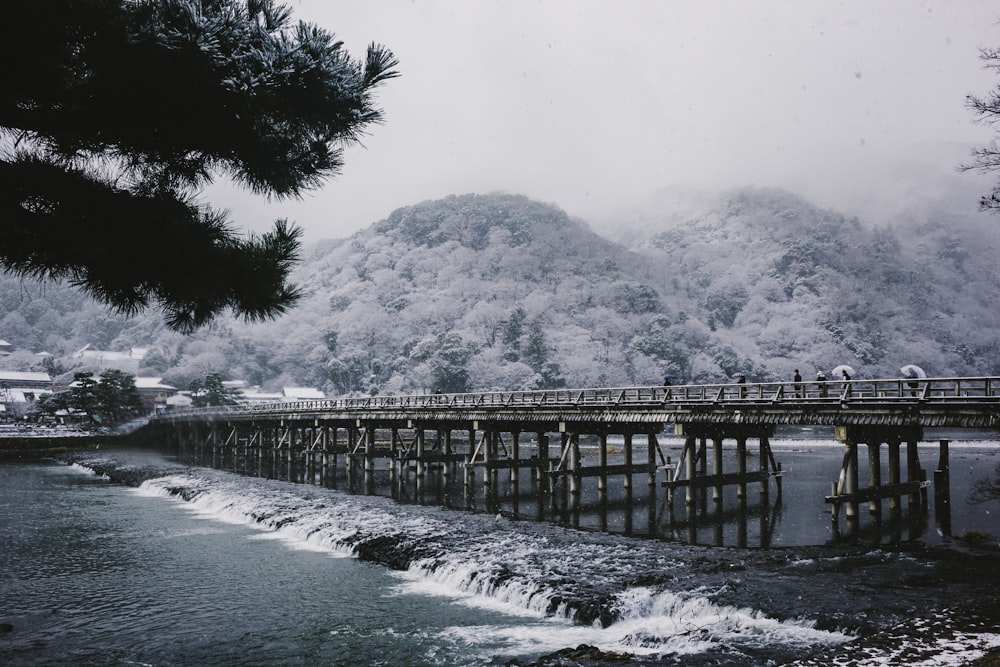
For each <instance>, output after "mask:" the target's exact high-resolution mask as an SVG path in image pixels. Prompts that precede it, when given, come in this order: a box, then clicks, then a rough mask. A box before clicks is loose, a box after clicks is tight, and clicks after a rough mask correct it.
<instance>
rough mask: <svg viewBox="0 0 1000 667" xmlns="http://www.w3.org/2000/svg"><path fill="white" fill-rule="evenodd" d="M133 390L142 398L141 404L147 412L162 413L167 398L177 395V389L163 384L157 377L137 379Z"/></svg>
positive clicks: (161, 379)
mask: <svg viewBox="0 0 1000 667" xmlns="http://www.w3.org/2000/svg"><path fill="white" fill-rule="evenodd" d="M135 388H136V389H137V390H138V391H139V396H140V397H142V404H143V406H145V408H146V410H147V411H148V412H163V411H164V410H166V409H167V401H168V399H169V398H171V397H172V396H174V395H176V394H177V387H171V386H170V385H169V384H164V383H163V378H159V377H137V378H135Z"/></svg>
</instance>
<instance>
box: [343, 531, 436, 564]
mask: <svg viewBox="0 0 1000 667" xmlns="http://www.w3.org/2000/svg"><path fill="white" fill-rule="evenodd" d="M345 542H346V543H347V544H350V543H351V540H345ZM353 547H354V550H355V551H356V552H357V554H358V558H359V559H361V560H365V561H369V562H372V563H379V564H381V565H386V566H388V567H391V568H392V569H394V570H405V569H407V568H408V567H410V564H411V563H413V562H414V561H415V560H417V559H418V558H423V557H424V556H426V555H428V554H427V553H426V551H424V550H421V549H418V548H417V545H416V544H415V543H414V541H413V540H412V539H409V538H407V537H406V536H404V535H380V536H378V537H372V538H367V539H360V540H358V541H357V542H356V543H354V544H353Z"/></svg>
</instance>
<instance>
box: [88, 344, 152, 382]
mask: <svg viewBox="0 0 1000 667" xmlns="http://www.w3.org/2000/svg"><path fill="white" fill-rule="evenodd" d="M147 352H149V348H148V347H132V348H129V349H128V350H126V351H122V352H115V351H111V350H98V349H96V348H94V347H93V346H92V345H90V344H87V345H85V346H84V347H82V348H80V349H79V350H77V351H76V352H74V353H73V354H72V355H71V358H72V359H73V360H74V361H77V362H79V363H81V364H83V365H85V366H89V367H92V368H97V369H99V370H102V371H103V370H106V369H108V368H114V369H116V370H120V371H124V372H125V373H130V374H132V375H136V374H138V372H139V363H140V362H141V361H142V360H143V358H144V357H145V356H146V353H147Z"/></svg>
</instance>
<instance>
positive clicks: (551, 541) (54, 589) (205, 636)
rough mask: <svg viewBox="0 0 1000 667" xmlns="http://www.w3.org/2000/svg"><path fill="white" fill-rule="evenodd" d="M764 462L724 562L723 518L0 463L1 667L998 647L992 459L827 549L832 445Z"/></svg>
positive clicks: (814, 660)
mask: <svg viewBox="0 0 1000 667" xmlns="http://www.w3.org/2000/svg"><path fill="white" fill-rule="evenodd" d="M773 444H774V447H775V452H776V455H777V456H778V458H779V460H780V461H781V462H782V465H783V470H784V471H785V475H784V479H783V494H782V496H781V498H780V499H776V498H772V499H771V503H772V504H771V505H769V506H767V507H765V508H757V510H754V511H752V512H751V514H752V516H753V517H754V518H753V519H752V520H751V521H750V522H749V524H750V525H749V528H748V529H746V530H744V531H743V533H744V538H745V540H746V541H747V542H748V544H747V545H746V546H743V545H739V544H737V541H738V538H737V537H736V536H737V534H739V533H740V532H741V531H740V528H739V520H738V519H734V518H733V515H732V514H731V513H730V512H728V511H727V512H725V513H724V516H723V517H722V524H721V527H720V526H719V525H716V524H713V523H712V522H711V521H702V522H701V523H699V525H698V526H697V527H695V528H694V529H693V530H692V529H689V528H690V527H689V526H687V525H686V524H684V523H683V522H682V524H681V527H680V528H678V524H671V523H670V522H669V520H668V518H667V514H668V513H667V512H665V510H664V508H663V506H662V502H661V504H659V505H656V507H657V509H654V510H653V513H652V516H653V521H650V520H649V517H648V516H646V517H645V518H642V519H640V520H636V521H634V522H633V521H631V520H630V519H628V518H627V517H626V516H625V513H624V511H623V510H621V509H620V508H619V509H615V510H612V511H611V512H610V516H609V515H608V514H607V513H602V512H599V511H593V512H583V513H582V515H578V516H576V517H574V518H572V520H570V521H567V519H566V517H565V516H564V514H562V513H560V512H555V513H554V514H553V515H552V516H547V515H546V516H542V517H541V518H545V519H552V520H543V521H536V520H530V519H531V518H532V516H533V515H534V514H535V513H536V509H535V506H534V505H533V502H534V501H533V500H531V499H528V500H525V502H524V503H523V504H519V505H518V507H519V508H521V509H522V510H523V511H516V510H515V508H514V506H513V505H512V504H511V501H510V500H509V499H508V500H507V501H504V503H503V504H502V507H501V508H500V511H499V512H494V511H490V512H488V513H487V512H484V511H469V510H468V509H465V508H462V507H458V506H455V505H457V503H441V502H436V501H435V502H426V499H425V503H426V504H422V505H421V504H407V503H401V502H396V501H394V500H393V499H391V498H387V497H383V496H372V495H358V494H354V493H351V492H350V489H349V488H344V487H345V485H340V487H339V488H327V487H323V486H316V485H307V484H296V483H290V482H288V481H283V480H280V479H266V478H262V477H253V476H244V475H240V474H235V473H233V472H229V471H222V470H215V469H211V468H207V467H198V466H190V465H186V464H184V463H182V462H180V461H177V460H175V459H174V458H173V457H170V456H166V455H164V454H160V453H156V452H153V451H147V450H108V451H97V452H86V453H81V454H80V455H78V456H75V457H74V458H73V460H74V461H75V463H73V464H68V463H66V462H65V461H55V460H47V461H34V462H27V463H5V464H0V518H2V521H0V544H2V545H3V549H2V550H0V664H4V665H8V664H9V665H29V666H30V665H57V664H65V665H150V666H157V667H159V666H168V665H262V666H272V665H275V666H277V665H442V666H459V665H505V664H510V665H514V664H529V663H535V664H553V665H554V664H562V665H573V664H593V663H588V662H586V660H585V659H576V660H574V659H571V658H568V657H565V653H564V654H563V655H562V657H560V658H555V657H551V658H544V656H547V655H551V654H555V653H556V652H558V651H560V650H562V649H566V648H567V647H576V646H579V645H588V646H593V647H599V649H601V650H602V651H604V652H606V654H605V657H606V658H607V657H608V655H609V654H618V655H624V656H627V657H626V658H623V659H622V661H619V662H609V663H608V664H626V665H628V664H632V665H654V664H655V665H673V664H683V665H695V666H698V665H718V664H725V665H747V666H750V665H754V666H756V665H776V664H800V665H823V664H842V665H846V664H859V665H861V664H872V662H873V661H877V662H879V663H880V664H920V663H919V660H918V658H920V657H921V656H923V659H926V660H930V659H931V657H932V656H933V659H934V660H935V662H926V663H924V664H937V665H949V664H954V665H959V664H967V662H968V661H969V660H972V659H974V658H976V657H978V656H981V655H983V654H984V653H985V652H987V651H989V650H991V649H995V648H996V647H997V646H1000V629H998V628H997V627H996V623H995V622H994V621H995V612H996V610H997V605H996V603H995V600H993V598H992V596H993V595H994V594H995V591H996V590H997V584H998V583H1000V568H998V567H997V566H998V565H1000V557H998V552H997V551H996V549H995V544H996V536H997V535H1000V501H998V500H995V499H993V500H986V501H984V502H973V500H975V498H974V496H975V494H974V489H975V486H976V484H977V483H995V482H996V481H997V478H998V470H997V466H998V464H1000V445H998V444H997V443H996V442H995V441H992V440H975V441H957V440H953V441H952V442H951V447H950V453H951V461H950V462H951V486H952V498H951V505H950V517H949V519H950V521H949V523H948V525H947V528H948V530H943V529H942V523H941V521H940V517H937V516H935V514H934V511H933V508H931V512H930V513H929V514H928V515H927V516H926V517H922V518H920V519H919V520H916V521H907V522H906V524H905V526H904V527H903V528H902V529H897V528H898V527H896V528H894V527H881V528H879V529H878V530H871V529H869V528H865V527H864V526H863V530H862V532H861V533H860V535H858V536H856V537H855V538H854V539H851V540H847V541H845V540H843V539H840V538H838V537H837V536H836V534H835V531H834V530H833V528H832V522H831V516H830V510H829V506H828V505H826V504H825V503H824V502H823V500H822V496H823V494H824V492H825V490H826V489H828V488H829V479H832V478H835V477H836V474H837V471H838V470H839V464H840V461H839V453H838V451H837V450H831V449H830V447H831V444H830V442H829V441H828V440H826V439H809V438H808V437H798V438H794V439H787V440H782V439H777V440H775V441H774V443H773ZM675 445H676V443H670V442H669V441H668V442H667V443H666V446H667V448H668V449H669V448H670V447H672V446H675ZM935 452H936V448H935V444H934V442H933V441H931V442H928V443H924V444H923V445H922V446H921V457H922V459H923V460H924V465H925V467H931V468H932V467H933V462H932V459H933V456H934V453H935ZM116 480H122V481H125V482H128V483H127V484H122V483H118V481H116ZM443 505H452V506H443ZM480 505H481V503H480ZM679 507H681V508H683V500H681V502H680V504H679ZM865 513H866V511H865ZM542 514H543V515H545V512H542ZM602 515H603V518H602ZM535 518H538V517H535ZM601 521H603V522H604V526H603V527H604V528H605V529H606V530H598V529H597V528H600V527H602V526H600V525H598V524H599V523H600V522H601ZM632 523H634V524H635V525H634V526H631V525H629V526H627V525H626V524H632ZM734 523H735V524H736V525H735V526H734V525H733V524H734ZM746 533H748V535H747V534H746ZM959 535H964V536H969V535H978V536H986V537H987V544H985V545H977V544H972V543H970V542H968V541H963V540H960V539H957V536H959ZM716 543H718V544H720V545H721V546H714V544H716ZM931 629H933V631H931ZM858 638H860V639H861V640H862V641H854V640H856V639H858ZM880 638H881V639H880ZM887 638H891V639H887ZM852 647H853V648H852ZM838 651H840V653H839V654H838V653H837V652H838ZM838 655H839V656H840V657H839V658H838V657H837V656H838ZM894 656H895V657H894ZM900 656H907V658H906V659H905V660H903V659H902V658H901V657H900ZM559 660H562V662H559ZM835 660H836V662H834V661H835ZM851 660H853V662H851Z"/></svg>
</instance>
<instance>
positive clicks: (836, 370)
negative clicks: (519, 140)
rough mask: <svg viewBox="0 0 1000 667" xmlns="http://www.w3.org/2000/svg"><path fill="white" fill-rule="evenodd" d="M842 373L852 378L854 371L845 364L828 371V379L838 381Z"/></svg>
mask: <svg viewBox="0 0 1000 667" xmlns="http://www.w3.org/2000/svg"><path fill="white" fill-rule="evenodd" d="M843 371H847V374H848V375H850V376H851V377H854V369H853V368H851V367H850V366H848V365H847V364H841V365H839V366H837V367H836V368H834V369H833V370H832V371H830V377H832V378H833V379H834V380H838V379H840V378H841V377H842V376H841V373H842V372H843Z"/></svg>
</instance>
